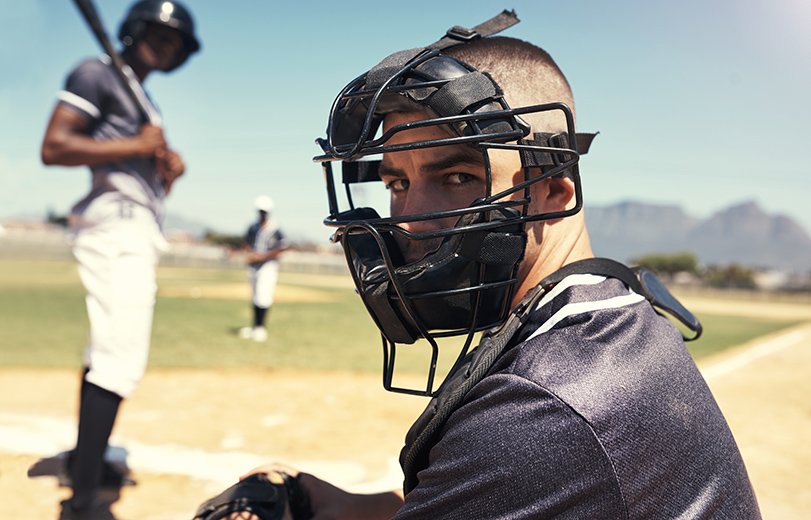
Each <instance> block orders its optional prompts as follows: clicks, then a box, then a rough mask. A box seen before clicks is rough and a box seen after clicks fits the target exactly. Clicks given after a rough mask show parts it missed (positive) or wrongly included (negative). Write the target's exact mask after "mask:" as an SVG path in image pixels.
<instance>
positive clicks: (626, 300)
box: [526, 292, 645, 341]
mask: <svg viewBox="0 0 811 520" xmlns="http://www.w3.org/2000/svg"><path fill="white" fill-rule="evenodd" d="M643 300H645V297H644V296H642V295H641V294H636V293H635V292H631V293H630V294H625V295H623V296H615V297H613V298H608V299H607V300H598V301H592V302H579V303H570V304H568V305H564V306H563V307H562V308H561V309H560V310H558V312H556V313H555V314H553V315H552V317H551V318H549V319H548V320H546V321H545V322H544V323H543V324H542V325H541V326H540V327H538V329H537V330H536V331H535V332H533V333H532V335H531V336H530V337H528V338H527V339H526V341H529V340H530V339H532V338H534V337H535V336H538V335H540V334H543V333H545V332H548V331H550V330H551V329H552V327H554V326H555V325H557V324H558V323H559V322H560V321H561V320H563V319H564V318H568V317H569V316H574V315H576V314H583V313H584V312H591V311H598V310H601V309H617V308H619V307H626V306H628V305H633V304H635V303H639V302H641V301H643Z"/></svg>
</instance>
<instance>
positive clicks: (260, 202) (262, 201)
mask: <svg viewBox="0 0 811 520" xmlns="http://www.w3.org/2000/svg"><path fill="white" fill-rule="evenodd" d="M254 205H255V206H256V209H258V210H259V211H264V212H265V213H270V212H271V211H272V210H273V199H271V198H270V197H268V196H267V195H260V196H258V197H256V200H255V201H254Z"/></svg>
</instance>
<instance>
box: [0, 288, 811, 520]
mask: <svg viewBox="0 0 811 520" xmlns="http://www.w3.org/2000/svg"><path fill="white" fill-rule="evenodd" d="M700 303H701V302H698V301H695V302H691V304H692V305H693V306H696V305H700ZM802 307H803V308H799V309H795V312H797V313H798V314H799V315H802V316H805V315H806V314H804V313H808V314H807V315H811V309H809V308H808V307H806V306H802ZM748 309H749V307H748V306H746V305H744V306H743V307H742V308H741V313H743V314H745V313H746V312H748ZM725 310H726V311H727V312H729V310H730V307H729V306H727V307H726V308H725ZM809 344H811V323H806V324H804V325H801V326H798V327H795V328H793V329H791V330H787V331H782V332H780V333H778V334H774V335H772V336H770V337H764V338H759V339H758V340H757V341H755V342H751V343H749V344H746V345H741V346H740V347H738V348H736V349H732V350H730V351H727V352H724V353H723V355H722V356H719V357H716V358H711V359H707V360H705V361H703V362H702V363H701V364H700V367H701V368H702V371H703V372H704V373H705V377H706V378H707V380H708V383H709V385H710V387H711V388H712V390H713V392H714V393H715V396H716V398H717V400H718V402H719V404H720V406H721V409H722V410H723V411H724V414H725V415H726V416H727V419H728V420H729V423H730V426H731V428H732V430H733V432H734V434H735V436H736V439H737V441H738V444H739V446H740V448H741V452H742V454H743V457H744V460H745V461H746V464H747V468H748V470H749V473H750V477H751V479H752V482H753V485H754V487H755V490H756V493H757V495H758V500H759V502H760V506H761V509H762V512H763V517H764V518H766V519H780V520H782V519H788V520H791V519H801V518H807V514H808V511H811V485H809V484H811V479H810V478H809V476H808V471H807V468H808V467H811V443H809V440H810V439H809V435H811V402H810V401H809V399H808V396H809V395H811V378H809V377H808V373H809V368H811V349H810V348H809V347H808V345H809ZM753 352H754V353H755V354H757V355H752V353H753ZM741 360H743V361H741ZM77 388H78V374H77V373H74V372H73V371H70V370H56V369H55V370H35V369H0V499H2V503H3V504H5V505H4V508H5V513H4V516H5V517H7V518H20V519H37V520H39V519H50V518H57V514H58V513H57V510H58V502H59V500H60V499H61V498H64V497H66V496H67V495H68V490H67V489H65V488H60V487H58V486H57V483H56V480H55V479H53V478H37V479H28V478H26V469H27V468H28V467H29V466H30V465H31V464H32V463H33V462H35V461H36V460H37V459H38V458H40V457H42V456H48V455H53V450H54V449H60V446H59V443H62V445H61V449H68V448H69V447H70V444H71V443H72V441H73V435H74V433H73V428H74V427H75V426H74V421H75V411H76V401H77V399H76V397H78V395H77ZM425 402H426V401H425V400H424V399H421V398H414V397H408V396H402V395H395V394H390V393H387V392H385V391H384V390H383V389H382V388H381V384H380V381H379V377H377V376H374V375H369V374H347V373H331V372H302V371H290V370H278V371H257V370H233V371H211V370H157V369H153V370H150V371H148V373H147V375H146V377H145V379H144V381H143V382H142V384H141V385H140V387H139V388H138V390H137V392H136V393H135V395H134V396H133V397H132V398H131V399H129V400H128V401H127V402H126V403H125V404H124V408H123V410H122V413H121V414H120V419H119V422H118V424H117V425H116V430H115V432H114V437H113V442H112V443H113V445H118V446H123V447H124V448H127V449H129V450H130V454H131V460H130V463H131V465H132V467H133V472H134V477H135V478H136V479H137V481H138V485H137V486H135V487H127V488H124V489H123V490H122V493H121V497H120V499H119V500H118V501H117V502H116V503H115V504H114V511H115V512H116V514H117V515H118V517H119V518H120V520H176V519H177V520H180V519H183V520H188V518H190V517H191V515H192V513H193V511H194V509H195V508H196V506H197V505H198V504H199V503H200V502H201V501H203V500H204V499H206V498H208V497H209V496H211V495H213V494H215V493H216V492H218V491H219V490H221V488H222V487H223V483H226V482H229V481H232V480H235V479H236V478H237V477H238V475H239V473H240V472H242V471H245V470H248V469H250V467H251V466H252V465H254V463H261V462H264V461H267V462H269V461H280V462H288V463H293V464H295V465H298V466H300V467H301V468H302V469H305V470H309V471H312V472H313V473H316V474H319V475H322V476H324V477H326V478H328V479H330V480H334V481H336V482H339V483H342V484H344V485H345V486H347V487H349V488H352V489H355V490H359V491H360V490H374V489H383V488H385V487H386V486H389V485H391V486H397V485H398V484H399V475H398V472H397V467H396V457H397V455H398V453H399V449H400V447H401V444H402V439H403V435H404V432H405V431H406V430H407V428H408V427H409V426H410V424H411V422H412V420H413V419H414V417H416V415H418V414H419V413H420V412H421V411H422V408H423V407H424V405H425ZM26 428H27V429H28V430H26ZM43 430H44V431H43ZM25 431H30V432H31V433H30V434H29V435H27V437H26V438H25V439H24V441H25V442H20V439H19V435H20V434H21V432H23V433H24V432H25ZM15 435H16V436H17V437H15ZM40 437H43V438H45V439H46V440H47V441H48V442H44V443H43V442H40V443H39V444H37V439H38V438H40ZM37 445H38V446H40V451H37V450H36V449H35V446H37ZM32 446H33V447H32ZM161 454H164V456H161ZM173 464H174V465H173ZM212 464H213V465H217V464H221V469H219V468H212V467H211V466H212Z"/></svg>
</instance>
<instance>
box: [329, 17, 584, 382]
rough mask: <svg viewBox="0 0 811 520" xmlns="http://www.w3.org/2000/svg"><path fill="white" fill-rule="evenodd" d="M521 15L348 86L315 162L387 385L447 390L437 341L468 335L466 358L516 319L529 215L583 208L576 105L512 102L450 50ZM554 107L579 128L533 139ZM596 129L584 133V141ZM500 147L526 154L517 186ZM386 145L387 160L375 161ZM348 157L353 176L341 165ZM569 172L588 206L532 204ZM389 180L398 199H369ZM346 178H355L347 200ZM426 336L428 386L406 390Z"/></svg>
mask: <svg viewBox="0 0 811 520" xmlns="http://www.w3.org/2000/svg"><path fill="white" fill-rule="evenodd" d="M516 22H517V18H515V15H514V13H511V12H507V11H505V12H504V13H502V14H501V15H499V16H498V17H496V18H494V19H492V20H490V21H488V22H485V23H484V24H482V25H480V26H478V27H477V28H475V29H473V30H468V29H462V28H459V27H455V28H453V29H451V30H450V31H449V32H448V36H446V37H445V38H443V39H442V40H440V41H439V42H437V43H435V44H433V45H431V46H429V47H426V48H422V49H413V50H408V51H402V52H398V53H395V54H392V55H391V56H389V57H387V58H386V59H384V60H383V61H382V62H381V63H380V64H378V65H377V66H375V67H373V68H372V69H371V70H369V71H368V72H366V73H365V74H363V75H361V76H360V77H358V78H357V79H355V80H354V81H352V82H351V83H349V84H348V85H347V86H346V87H345V88H344V89H343V90H342V91H341V92H340V94H339V95H338V97H337V98H336V100H335V102H334V104H333V106H332V110H331V112H330V117H329V123H328V127H327V136H326V138H325V139H318V143H319V144H320V146H321V147H322V149H323V151H324V154H323V155H321V156H318V157H315V159H314V160H315V161H319V162H321V163H322V165H323V167H324V173H325V178H326V185H327V195H328V200H329V216H328V217H327V218H326V219H325V221H324V222H325V224H326V225H328V226H331V227H334V228H336V231H335V234H334V235H333V240H334V241H336V242H340V243H341V245H342V246H343V249H344V252H345V254H346V259H347V262H348V264H349V268H350V271H351V273H352V276H353V278H354V281H355V285H356V287H357V291H358V293H359V294H360V296H361V298H362V299H363V302H364V304H365V305H366V308H367V310H368V311H369V314H370V315H371V316H372V319H373V320H374V321H375V323H376V324H377V326H378V328H379V329H380V331H381V334H382V339H383V347H384V371H383V375H384V377H383V380H384V386H385V387H386V389H387V390H391V391H397V392H403V393H412V394H418V395H433V394H434V392H435V384H434V378H435V371H436V363H437V358H438V344H437V339H438V338H443V337H449V336H465V340H464V346H463V347H462V349H461V353H460V354H459V356H458V358H457V360H460V359H461V358H462V357H463V356H464V354H465V353H466V352H467V350H468V348H469V346H470V344H471V341H472V339H473V336H474V335H475V333H476V332H479V331H482V330H485V329H489V328H492V327H496V326H498V325H500V324H501V323H502V322H503V321H504V320H505V319H506V317H507V315H508V313H509V311H510V303H511V300H512V296H513V292H514V287H515V285H516V283H517V282H518V280H517V272H518V266H519V263H520V261H521V259H522V257H523V254H524V248H525V244H526V234H525V231H524V227H525V223H526V222H530V221H538V220H546V219H557V218H562V217H566V216H569V215H572V214H574V213H576V212H578V211H579V210H580V208H581V207H582V199H581V190H580V177H579V173H578V169H577V162H578V159H579V154H578V151H577V144H578V137H577V136H576V135H575V130H574V121H573V117H572V114H571V111H570V110H569V108H568V107H567V106H566V105H564V104H561V103H552V104H545V105H536V106H528V107H521V108H512V107H510V106H509V105H508V104H507V102H506V101H505V99H504V96H503V94H502V92H501V89H500V88H499V86H498V85H497V84H496V83H495V82H494V81H493V79H492V78H491V77H490V76H489V75H487V74H485V73H483V72H480V71H478V70H476V69H474V68H473V67H471V66H469V65H467V64H465V63H463V62H461V61H459V60H457V59H454V58H453V57H450V56H447V55H445V54H443V53H442V52H441V51H442V49H444V48H446V47H449V46H451V45H457V44H460V43H464V41H466V40H470V39H475V38H477V37H481V36H487V35H489V34H493V33H494V32H498V31H500V30H502V29H503V28H505V27H508V26H510V25H512V24H514V23H516ZM544 111H558V112H560V113H562V114H563V116H564V117H565V120H566V122H567V131H566V132H563V133H560V134H555V135H552V134H534V135H532V136H531V137H528V136H529V134H530V127H529V125H527V124H526V123H525V122H524V121H523V120H522V119H521V117H520V116H521V115H522V114H527V113H532V112H544ZM381 123H383V124H382V125H381ZM381 126H382V128H381ZM379 130H380V135H376V134H377V133H378V131H379ZM591 137H593V136H582V137H581V141H582V143H580V144H581V150H582V149H583V148H587V146H588V143H590V141H591ZM492 150H506V151H509V152H511V153H513V154H517V155H518V156H519V157H520V166H518V167H517V168H516V169H518V170H520V171H521V172H522V173H523V177H522V178H521V179H519V180H517V181H514V180H513V174H514V173H515V172H514V171H513V172H509V182H508V183H506V184H505V183H504V182H503V179H504V177H505V175H504V174H503V172H497V171H495V170H494V169H493V165H492V161H491V156H492V155H494V154H493V153H492V152H491V151H492ZM498 153H502V152H498ZM381 154H382V155H383V160H382V161H381V160H377V159H378V157H376V158H374V159H371V160H370V159H369V156H379V155H381ZM337 161H340V162H341V165H342V168H341V176H340V179H337V178H336V177H337V174H336V172H334V171H333V167H332V163H333V162H337ZM516 164H518V162H517V161H516ZM494 174H495V175H496V178H495V179H494ZM560 175H566V176H568V177H569V178H571V179H572V181H573V183H574V185H575V199H576V200H575V202H576V204H575V206H574V207H573V208H572V209H570V210H566V211H557V212H553V213H534V212H532V211H530V208H531V207H532V205H531V191H532V189H531V188H532V186H533V185H534V184H535V183H537V182H539V181H541V180H543V179H547V178H550V177H553V176H560ZM381 180H382V181H383V183H384V184H385V186H386V188H387V189H388V195H389V196H388V197H387V199H388V200H385V201H383V202H382V204H379V205H378V206H377V207H376V208H374V207H371V205H366V204H364V205H361V204H356V200H359V199H365V198H368V197H367V195H368V191H369V190H368V189H365V188H366V187H367V186H370V185H371V183H372V182H377V183H380V181H381ZM337 182H341V183H342V184H344V190H343V191H344V194H343V196H339V192H338V190H336V184H337ZM494 188H496V189H495V190H494ZM339 199H340V200H339ZM386 206H389V207H388V208H386ZM418 339H424V340H426V342H427V344H429V345H430V346H431V349H432V355H431V362H430V366H429V373H428V380H427V383H426V386H425V387H424V388H419V389H409V388H400V387H395V386H393V384H392V376H393V374H394V365H395V355H396V345H397V344H398V343H400V344H413V343H415V342H416V341H417V340H418Z"/></svg>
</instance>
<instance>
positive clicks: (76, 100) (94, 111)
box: [56, 90, 101, 119]
mask: <svg viewBox="0 0 811 520" xmlns="http://www.w3.org/2000/svg"><path fill="white" fill-rule="evenodd" d="M56 98H57V99H59V100H60V101H64V102H65V103H67V104H69V105H73V106H75V107H76V108H78V109H80V110H83V111H85V112H87V113H88V114H90V115H91V116H92V117H95V118H96V119H98V118H99V117H101V110H99V109H98V107H96V105H94V104H93V103H91V102H90V101H88V100H86V99H85V98H83V97H79V96H77V95H76V94H74V93H73V92H68V91H67V90H62V91H60V92H59V93H58V94H57V95H56Z"/></svg>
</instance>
